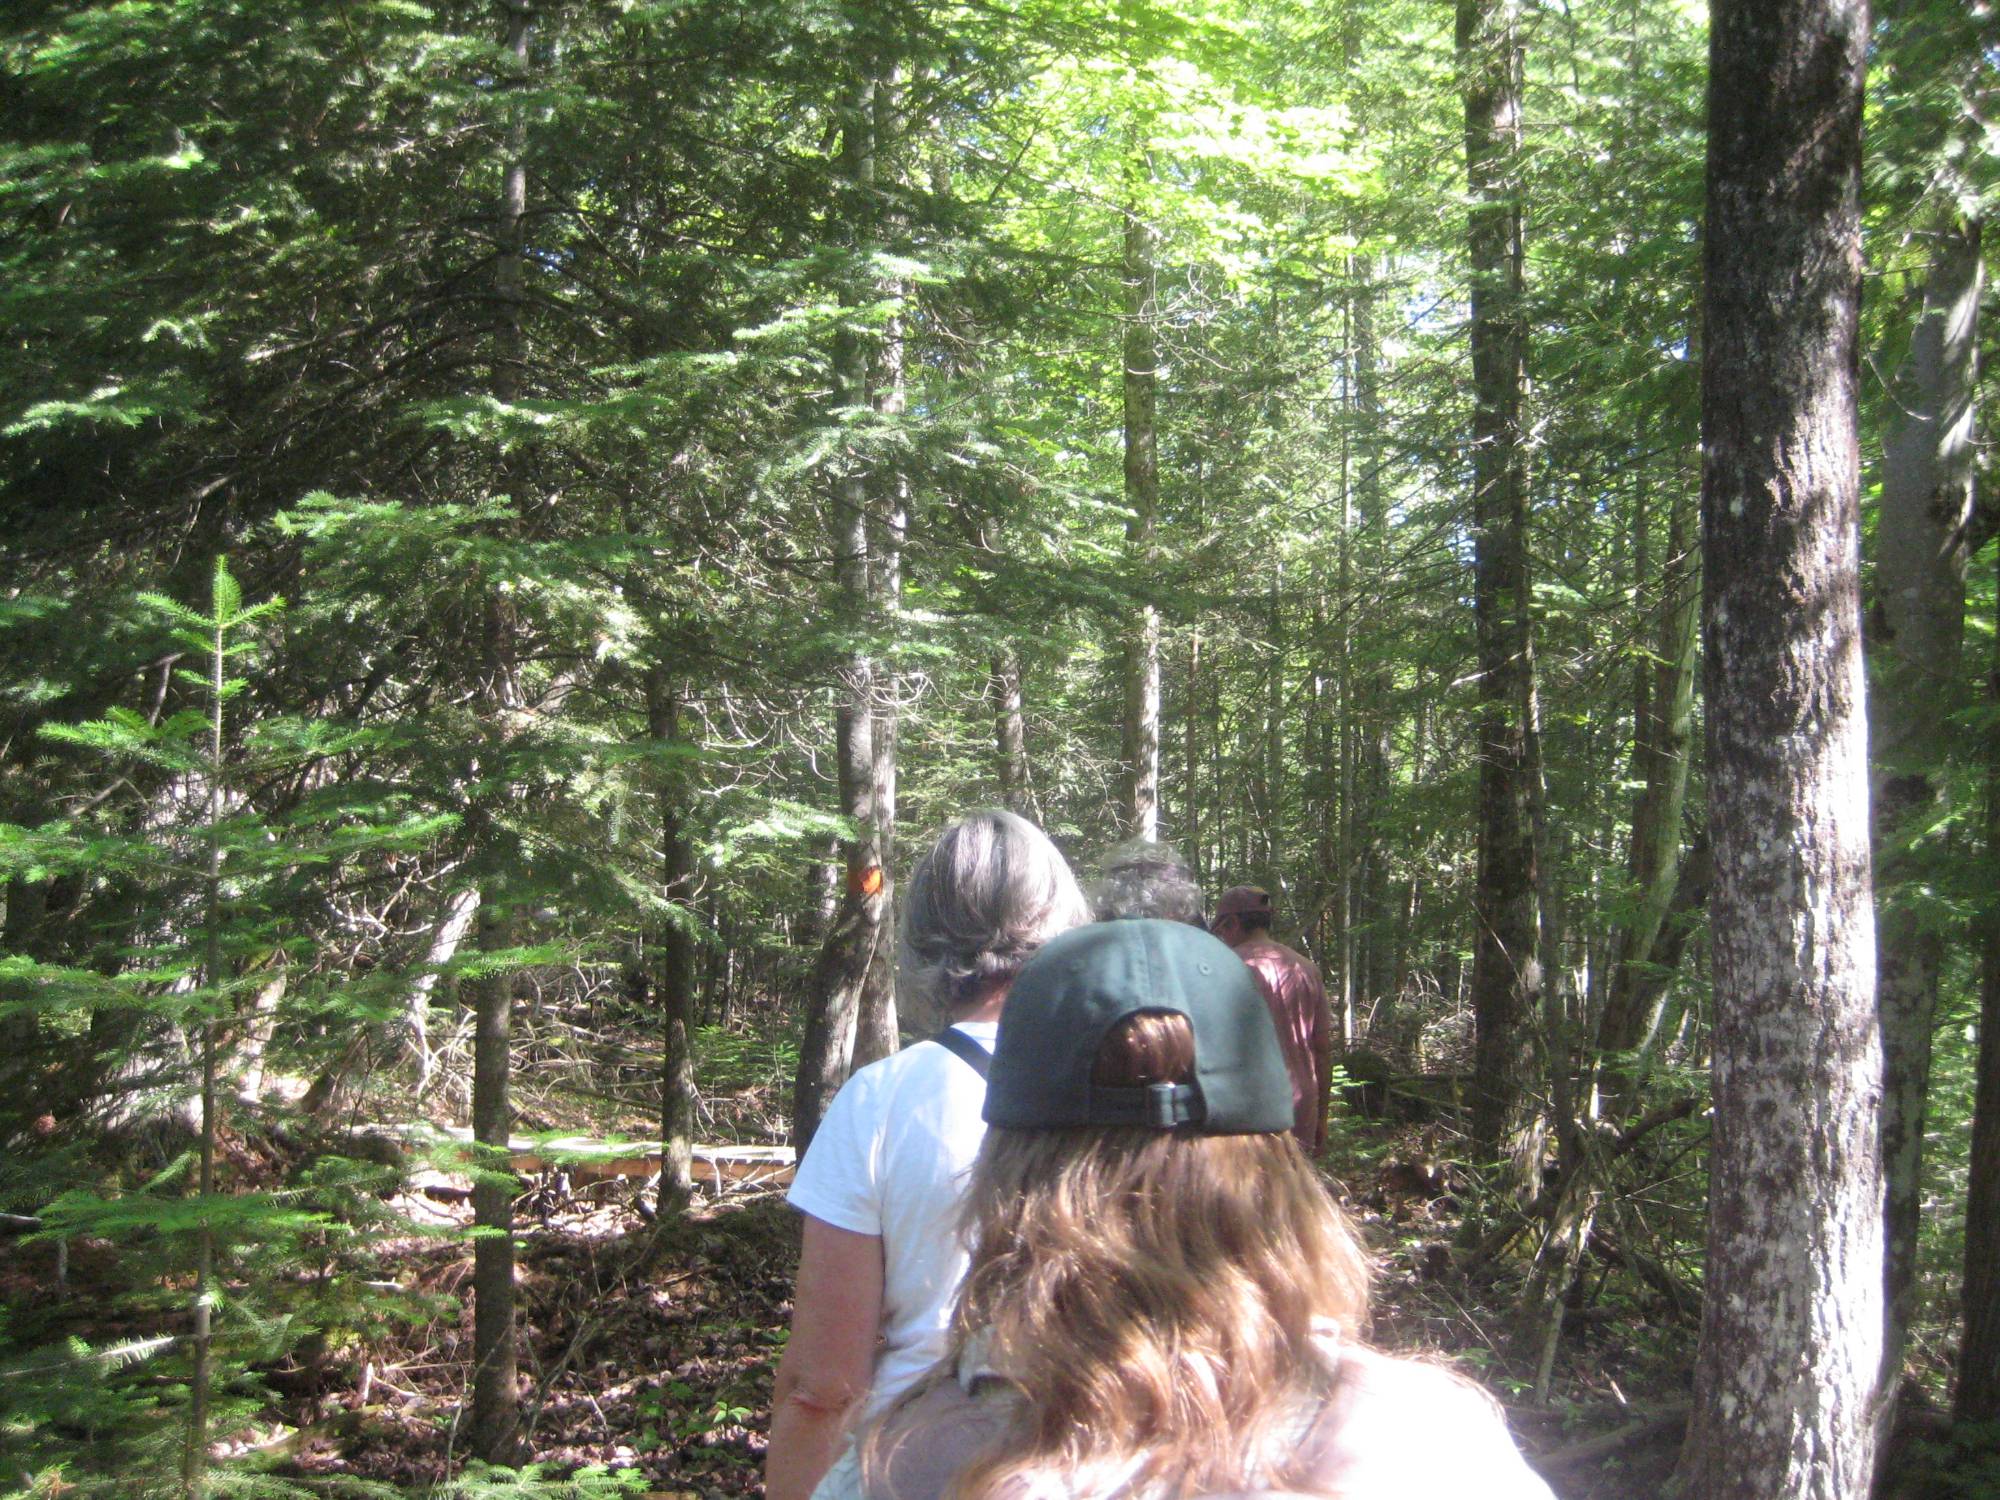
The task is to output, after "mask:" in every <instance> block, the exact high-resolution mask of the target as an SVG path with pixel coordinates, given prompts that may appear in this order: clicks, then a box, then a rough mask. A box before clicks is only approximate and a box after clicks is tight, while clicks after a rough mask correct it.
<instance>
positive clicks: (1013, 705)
mask: <svg viewBox="0 0 2000 1500" xmlns="http://www.w3.org/2000/svg"><path fill="white" fill-rule="evenodd" d="M987 691H988V693H989V695H990V696H991V698H992V700H993V755H994V769H995V771H996V773H997V775H998V777H999V781H1000V803H1001V805H1002V806H1003V807H1005V808H1007V810H1008V811H1010V812H1017V813H1019V814H1020V815H1021V816H1022V817H1024V818H1035V819H1036V820H1037V821H1039V820H1040V819H1039V810H1038V809H1037V808H1036V806H1035V790H1034V783H1033V781H1032V780H1031V779H1030V777H1029V774H1028V733H1027V729H1026V727H1025V725H1024V723H1023V721H1022V717H1021V658H1020V654H1019V653H1018V652H1016V651H1015V650H1014V647H1013V645H1012V644H1011V643H1008V642H1003V643H1002V644H1001V645H999V646H998V647H996V648H995V649H994V652H993V669H992V673H991V675H990V676H989V677H988V678H987Z"/></svg>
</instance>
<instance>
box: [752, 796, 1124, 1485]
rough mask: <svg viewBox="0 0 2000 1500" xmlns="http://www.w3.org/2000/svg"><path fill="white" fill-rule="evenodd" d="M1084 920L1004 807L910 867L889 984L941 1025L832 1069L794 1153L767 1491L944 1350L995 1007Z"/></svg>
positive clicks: (826, 1458) (802, 1469)
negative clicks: (790, 1262) (836, 1071)
mask: <svg viewBox="0 0 2000 1500" xmlns="http://www.w3.org/2000/svg"><path fill="white" fill-rule="evenodd" d="M1089 920H1090V909H1089V906H1088V905H1087V904H1086V903H1085V901H1084V898H1083V892H1082V891H1081V890H1080V889H1079V888H1078V886H1077V883H1076V877H1075V876H1074V875H1072V874H1071V873H1070V868H1069V865H1068V864H1067V863H1066V862H1065V861H1064V859H1063V857H1062V854H1061V853H1060V852H1059V851H1058V850H1057V849H1056V847H1055V845H1054V844H1052V843H1050V842H1049V840H1048V836H1047V835H1046V834H1044V833H1043V832H1042V831H1041V830H1040V829H1039V828H1037V827H1035V825H1034V824H1032V823H1030V822H1029V821H1028V820H1027V819H1025V818H1022V817H1019V816H1017V815H1016V814H1014V813H1010V812H1003V811H1000V810H999V809H988V810H985V811H981V812H975V813H971V814H968V815H967V816H966V817H964V818H961V819H959V821H958V822H956V823H953V824H952V825H951V826H950V827H949V828H947V829H945V831H944V832H943V833H942V834H941V835H940V836H939V837H938V841H937V843H936V844H934V845H933V846H932V847H931V850H930V852H929V853H927V854H926V855H925V856H924V857H923V858H922V859H921V860H920V861H918V863H917V868H916V870H915V872H914V873H913V874H912V875H911V877H910V883H909V887H908V895H907V897H906V899H905V902H904V915H903V931H902V949H901V951H902V966H903V974H904V980H905V983H906V986H907V987H908V989H909V991H910V993H911V994H912V996H913V998H920V999H921V1000H923V1001H925V1002H927V1003H928V1005H929V1007H930V1008H932V1009H933V1010H934V1011H935V1012H937V1013H939V1014H941V1015H942V1016H943V1017H944V1018H945V1019H946V1020H948V1021H949V1022H950V1023H951V1024H950V1025H949V1026H948V1027H947V1028H946V1029H945V1030H944V1031H943V1032H941V1033H939V1035H938V1038H937V1039H936V1040H935V1041H932V1042H920V1043H918V1044H917V1045H916V1046H913V1047H907V1048H905V1049H904V1050H903V1051H901V1052H899V1053H897V1054H896V1055H895V1056H894V1057H888V1058H884V1059H883V1060H882V1061H881V1062H878V1063H874V1064H871V1065H870V1066H868V1067H866V1068H863V1069H862V1070H861V1071H860V1072H858V1073H856V1074H855V1075H854V1076H853V1077H852V1078H850V1079H848V1080H847V1083H846V1086H845V1087H843V1088H842V1089H841V1091H840V1092H839V1094H837V1095H836V1096H835V1097H834V1101H833V1103H832V1105H831V1106H829V1108H828V1110H827V1114H826V1118H825V1120H824V1121H822V1122H821V1124H820V1127H819V1130H818V1131H817V1133H815V1134H814V1136H813V1141H812V1145H811V1147H810V1148H808V1150H807V1152H806V1157H805V1160H804V1161H802V1162H801V1163H800V1164H799V1170H798V1176H797V1179H796V1180H795V1181H794V1183H793V1185H792V1190H791V1193H790V1195H789V1196H790V1201H791V1204H792V1206H793V1207H794V1208H797V1209H799V1210H800V1211H801V1212H802V1213H803V1214H804V1215H805V1233H804V1241H803V1244H802V1246H801V1248H800V1252H799V1274H798V1284H797V1288H796V1290H795V1291H794V1293H793V1298H792V1331H791V1337H790V1339H789V1340H788V1341H787V1343H786V1345H785V1353H784V1357H783V1358H782V1359H781V1360H780V1361H779V1363H778V1373H777V1380H776V1385H775V1388H774V1389H773V1391H772V1394H771V1442H770V1449H769V1452H768V1454H767V1456H766V1459H765V1467H764V1482H765V1493H766V1494H767V1495H768V1496H769V1497H770V1500H805V1497H806V1496H807V1495H809V1494H811V1492H812V1489H813V1486H814V1485H815V1484H817V1483H818V1482H819V1479H820V1476H821V1475H822V1474H824V1473H825V1472H826V1470H827V1468H828V1466H829V1465H830V1464H831V1463H832V1462H833V1458H834V1455H835V1451H836V1449H837V1447H838V1445H839V1443H840V1440H841V1438H842V1436H843V1434H844V1432H845V1431H846V1428H847V1426H848V1418H849V1416H850V1414H851V1413H853V1412H854V1410H855V1408H856V1405H857V1403H860V1404H861V1409H860V1413H859V1415H860V1416H861V1417H863V1418H865V1417H868V1416H872V1415H874V1414H875V1413H877V1412H879V1411H881V1410H882V1409H884V1408H885V1407H886V1406H887V1405H888V1404H889V1403H890V1402H891V1401H892V1400H894V1398H895V1397H896V1396H898V1395H899V1394H900V1393H901V1392H902V1391H903V1390H904V1389H905V1388H906V1387H908V1386H909V1385H910V1384H911V1382H913V1381H914V1380H915V1379H916V1378H917V1377H918V1376H919V1375H921V1374H922V1373H923V1372H924V1371H925V1370H926V1369H928V1368H929V1367H930V1366H931V1365H932V1364H934V1363H935V1362H936V1361H937V1359H938V1358H939V1357H940V1356H941V1355H942V1353H943V1352H944V1347H945V1330H946V1324H947V1320H948V1314H949V1311H950V1307H951V1299H952V1294H953V1293H954V1292H955V1291H956V1290H957V1289H958V1283H959V1279H960V1277H962V1276H963V1275H964V1273H965V1261H966V1258H965V1252H964V1249H963V1247H962V1246H961V1244H960V1242H959V1238H958V1235H957V1232H956V1226H957V1217H958V1211H959V1202H960V1199H961V1197H962V1195H963V1191H964V1186H965V1181H966V1176H967V1173H968V1172H969V1171H970V1169H971V1166H972V1161H973V1158H974V1157H976V1156H977V1155H978V1154H979V1143H980V1140H981V1139H982V1138H983V1137H984V1135H985V1133H986V1126H985V1123H984V1122H983V1121H982V1120H981V1118H980V1111H981V1109H982V1107H983V1105H984V1103H985V1099H986V1069H985V1063H986V1059H987V1057H988V1055H989V1054H990V1053H991V1051H992V1048H993V1039H994V1036H995V1034H996V1033H997V1031H998V1029H999V1023H1000V1011H1001V1007H1002V1006H1003V1005H1005V1003H1006V1000H1007V991H1008V988H1009V986H1011V985H1012V984H1013V982H1014V976H1015V974H1017V973H1018V972H1020V969H1021V966H1022V965H1023V964H1025V963H1026V962H1027V961H1028V959H1029V957H1030V956H1031V955H1032V954H1033V953H1034V952H1035V951H1036V950H1037V949H1038V948H1040V947H1041V946H1042V944H1043V943H1045V942H1047V941H1048V940H1049V939H1050V938H1052V937H1054V936H1056V935H1057V934H1058V933H1061V932H1065V931H1067V930H1068V929H1070V928H1072V927H1078V926H1081V925H1082V924H1084V923H1085V922H1088V921H1089ZM864 1398H865V1399H864Z"/></svg>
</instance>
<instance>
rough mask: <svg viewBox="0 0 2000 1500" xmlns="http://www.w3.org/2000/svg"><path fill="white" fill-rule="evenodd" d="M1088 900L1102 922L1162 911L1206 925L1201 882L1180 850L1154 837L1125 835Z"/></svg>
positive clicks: (1163, 916) (1166, 917)
mask: <svg viewBox="0 0 2000 1500" xmlns="http://www.w3.org/2000/svg"><path fill="white" fill-rule="evenodd" d="M1090 904H1091V905H1092V906H1093V907H1094V908H1096V911H1097V920H1098V921H1100V922H1116V921H1121V920H1124V919H1126V918H1129V917H1159V918H1161V919H1162V920H1164V921H1168V922H1185V923H1187V924H1188V926H1190V927H1206V926H1207V925H1208V924H1207V923H1205V922H1204V921H1202V918H1201V887H1200V886H1198V885H1196V884H1195V880H1194V876H1192V875H1190V874H1189V873H1188V867H1187V866H1186V865H1185V864H1183V863H1182V862H1181V857H1180V855H1178V854H1176V853H1175V852H1174V851H1173V850H1172V849H1170V848H1169V847H1168V846H1167V845H1165V844H1162V843H1160V842H1158V841H1157V840H1155V839H1127V840H1126V841H1125V842H1124V843H1122V844H1119V845H1117V846H1116V847H1115V848H1113V849H1111V850H1110V851H1108V852H1107V853H1106V854H1105V856H1104V874H1103V876H1102V878H1100V879H1099V880H1098V882H1097V884H1095V885H1094V886H1092V887H1091V888H1090Z"/></svg>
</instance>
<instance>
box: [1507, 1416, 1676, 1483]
mask: <svg viewBox="0 0 2000 1500" xmlns="http://www.w3.org/2000/svg"><path fill="white" fill-rule="evenodd" d="M1687 1419H1688V1408H1687V1406H1686V1404H1685V1403H1677V1404H1675V1405H1673V1406H1666V1407H1662V1408H1660V1410H1658V1411H1656V1412H1654V1413H1652V1414H1651V1415H1650V1416H1645V1417H1641V1418H1639V1419H1638V1420H1637V1421H1632V1422H1627V1423H1626V1424H1625V1425H1624V1426H1623V1427H1617V1428H1614V1429H1612V1430H1611V1431H1610V1432H1600V1433H1599V1434H1598V1435H1597V1436H1596V1437H1592V1438H1585V1439H1584V1440H1583V1441H1582V1442H1580V1443H1573V1444H1571V1445H1570V1446H1569V1447H1567V1448H1559V1449H1557V1450H1556V1451H1555V1452H1554V1453H1543V1454H1538V1455H1537V1456H1536V1457H1534V1458H1533V1459H1532V1460H1530V1461H1531V1462H1532V1463H1533V1464H1534V1466H1535V1467H1536V1468H1537V1469H1540V1470H1542V1471H1543V1472H1544V1473H1547V1472H1548V1471H1549V1470H1551V1469H1573V1468H1575V1467H1576V1466H1577V1465H1579V1464H1588V1463H1595V1462H1597V1461H1598V1460H1599V1459H1604V1458H1609V1457H1611V1456H1612V1455H1613V1454H1614V1453H1623V1452H1624V1451H1625V1450H1626V1449H1628V1448H1638V1447H1642V1446H1644V1445H1645V1444H1647V1443H1650V1442H1653V1441H1655V1440H1656V1439H1659V1438H1662V1437H1665V1436H1667V1435H1668V1434H1669V1433H1676V1432H1680V1431H1684V1430H1685V1429H1686V1427H1687Z"/></svg>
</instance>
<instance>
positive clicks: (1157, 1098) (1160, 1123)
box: [1089, 1083, 1208, 1130]
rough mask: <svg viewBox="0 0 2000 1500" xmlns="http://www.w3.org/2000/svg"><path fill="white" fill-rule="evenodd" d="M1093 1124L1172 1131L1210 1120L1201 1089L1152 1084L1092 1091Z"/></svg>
mask: <svg viewBox="0 0 2000 1500" xmlns="http://www.w3.org/2000/svg"><path fill="white" fill-rule="evenodd" d="M1089 1114H1090V1118H1089V1123H1090V1124H1092V1125H1143V1126H1145V1127H1146V1128H1147V1129H1149V1130H1173V1129H1175V1128H1176V1127H1178V1126H1181V1125H1196V1124H1199V1123H1200V1122H1201V1121H1203V1120H1205V1119H1206V1118H1208V1108H1207V1106H1206V1105H1204V1104H1203V1103H1202V1097H1201V1090H1200V1089H1199V1088H1197V1087H1196V1086H1195V1085H1193V1084H1191V1083H1149V1084H1147V1085H1146V1086H1145V1087H1143V1088H1123V1089H1107V1088H1097V1089H1092V1090H1091V1091H1090V1111H1089Z"/></svg>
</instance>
